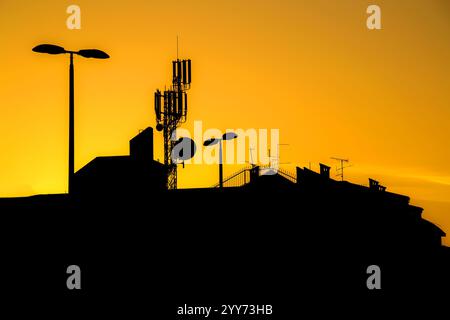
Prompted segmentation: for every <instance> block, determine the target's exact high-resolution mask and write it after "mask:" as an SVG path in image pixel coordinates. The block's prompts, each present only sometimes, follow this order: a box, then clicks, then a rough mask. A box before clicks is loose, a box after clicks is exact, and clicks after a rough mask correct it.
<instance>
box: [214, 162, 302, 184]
mask: <svg viewBox="0 0 450 320" xmlns="http://www.w3.org/2000/svg"><path fill="white" fill-rule="evenodd" d="M270 168H271V167H270V166H261V167H259V170H260V171H261V169H270ZM251 170H252V167H248V168H244V169H241V170H239V171H237V172H235V173H233V174H232V175H230V176H228V177H227V178H226V179H224V180H223V186H224V187H226V188H229V187H241V186H243V185H246V184H247V183H249V182H250V171H251ZM277 174H278V175H280V176H282V177H283V178H285V179H287V180H289V181H291V182H292V183H297V177H296V174H295V173H293V172H291V171H289V170H285V169H281V168H278V169H277ZM219 186H220V183H216V184H214V185H212V186H211V188H218V187H219Z"/></svg>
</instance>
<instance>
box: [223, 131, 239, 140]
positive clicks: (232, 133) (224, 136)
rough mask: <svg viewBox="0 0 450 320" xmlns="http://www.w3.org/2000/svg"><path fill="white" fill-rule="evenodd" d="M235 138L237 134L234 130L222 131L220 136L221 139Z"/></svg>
mask: <svg viewBox="0 0 450 320" xmlns="http://www.w3.org/2000/svg"><path fill="white" fill-rule="evenodd" d="M236 138H237V134H236V133H234V132H227V133H224V134H223V136H222V140H233V139H236Z"/></svg>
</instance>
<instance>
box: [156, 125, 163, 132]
mask: <svg viewBox="0 0 450 320" xmlns="http://www.w3.org/2000/svg"><path fill="white" fill-rule="evenodd" d="M162 129H164V127H163V125H162V124H161V123H158V124H157V125H156V130H157V131H162Z"/></svg>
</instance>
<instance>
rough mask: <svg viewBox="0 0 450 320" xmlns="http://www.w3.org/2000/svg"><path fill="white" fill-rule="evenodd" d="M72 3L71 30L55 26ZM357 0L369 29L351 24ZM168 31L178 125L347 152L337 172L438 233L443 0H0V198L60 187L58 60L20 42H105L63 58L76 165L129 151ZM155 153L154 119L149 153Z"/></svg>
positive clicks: (193, 180)
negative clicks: (275, 133)
mask: <svg viewBox="0 0 450 320" xmlns="http://www.w3.org/2000/svg"><path fill="white" fill-rule="evenodd" d="M71 4H77V5H78V6H80V8H81V30H69V29H68V28H67V27H66V19H67V17H68V16H69V15H68V14H67V13H66V8H67V7H68V6H69V5H71ZM370 4H377V5H379V6H380V7H381V13H382V16H381V19H382V30H368V29H367V27H366V19H367V17H368V14H367V13H366V8H367V7H368V5H370ZM177 36H178V37H179V47H180V49H179V56H180V58H189V59H192V63H193V79H192V88H191V90H190V91H189V92H188V95H189V113H188V121H187V123H186V124H185V125H184V126H183V128H186V129H192V128H193V123H194V121H195V120H199V121H203V128H204V129H208V128H218V129H220V130H223V131H225V129H228V128H230V129H235V128H242V129H249V128H256V129H259V128H262V129H269V130H270V129H279V132H280V143H282V144H287V145H285V146H281V147H280V156H281V159H280V160H281V162H286V163H287V164H286V165H285V167H286V168H287V169H288V170H292V171H294V168H295V166H309V164H310V163H311V167H312V169H314V170H318V163H319V162H322V163H326V164H329V165H331V166H332V167H333V170H334V169H335V167H336V162H334V161H333V160H331V159H330V157H333V156H334V157H345V158H349V159H350V162H351V164H352V167H350V168H348V169H346V171H345V174H346V177H345V178H346V180H349V181H351V182H355V183H360V184H364V185H367V183H368V181H367V179H368V178H369V177H371V178H375V179H377V180H379V181H380V183H381V184H383V185H386V186H387V188H388V190H389V191H392V192H398V193H402V194H406V195H408V196H410V197H411V199H412V203H413V204H416V205H421V206H423V207H424V208H425V211H424V216H425V217H426V218H428V219H430V220H431V221H433V222H434V223H436V224H437V225H438V226H440V227H441V228H442V229H444V231H446V232H447V233H448V232H450V148H449V144H450V143H449V140H450V128H449V125H450V123H449V119H450V41H449V40H450V1H447V0H396V1H381V0H374V1H362V0H277V1H268V0H227V1H219V0H217V1H211V0H202V1H200V0H191V1H175V0H174V1H151V0H127V1H106V0H104V1H100V0H96V1H82V0H78V1H75V2H72V1H57V0H53V1H51V0H41V1H33V2H32V1H25V0H0V40H1V45H0V66H1V72H0V152H1V153H0V197H12V196H26V195H32V194H40V193H63V192H66V190H67V159H68V153H67V145H68V137H67V132H68V63H69V61H68V57H67V56H62V55H60V56H50V55H43V54H37V53H34V52H32V51H31V49H32V48H33V47H34V46H35V45H38V44H41V43H51V44H58V45H61V46H64V47H65V48H66V49H70V50H78V49H83V48H98V49H102V50H104V51H106V52H107V53H109V54H110V56H111V59H109V60H90V59H84V58H79V57H76V58H75V108H76V156H75V158H76V169H79V168H81V167H82V166H84V165H85V164H86V163H87V162H89V161H90V160H92V159H93V158H94V157H96V156H100V155H121V154H128V141H129V139H130V138H132V137H133V136H134V135H136V134H137V133H138V132H139V130H140V129H144V128H145V127H147V126H152V127H154V126H155V116H154V112H153V93H154V91H155V90H156V89H157V88H160V89H164V86H165V85H169V84H170V81H171V61H172V60H173V59H175V58H176V54H177V52H176V37H177ZM162 151H163V145H162V137H161V134H160V133H158V132H156V131H155V157H156V158H158V159H160V160H161V161H163V152H162ZM236 169H237V167H236V166H225V176H226V175H229V174H231V173H233V172H234V171H235V170H236ZM332 174H336V172H335V170H334V171H333V172H332ZM217 179H218V178H217V165H209V166H208V165H187V166H186V168H185V169H181V168H180V169H179V186H180V187H200V186H205V187H208V186H210V185H212V184H214V183H215V182H217ZM448 238H450V237H447V239H445V243H446V244H448V245H450V240H448Z"/></svg>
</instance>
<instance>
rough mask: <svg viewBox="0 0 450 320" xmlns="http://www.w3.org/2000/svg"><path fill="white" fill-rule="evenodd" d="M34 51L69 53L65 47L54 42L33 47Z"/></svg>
mask: <svg viewBox="0 0 450 320" xmlns="http://www.w3.org/2000/svg"><path fill="white" fill-rule="evenodd" d="M33 51H34V52H38V53H48V54H61V53H67V52H66V50H65V49H64V48H63V47H60V46H55V45H53V44H40V45H38V46H36V47H34V48H33Z"/></svg>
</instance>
